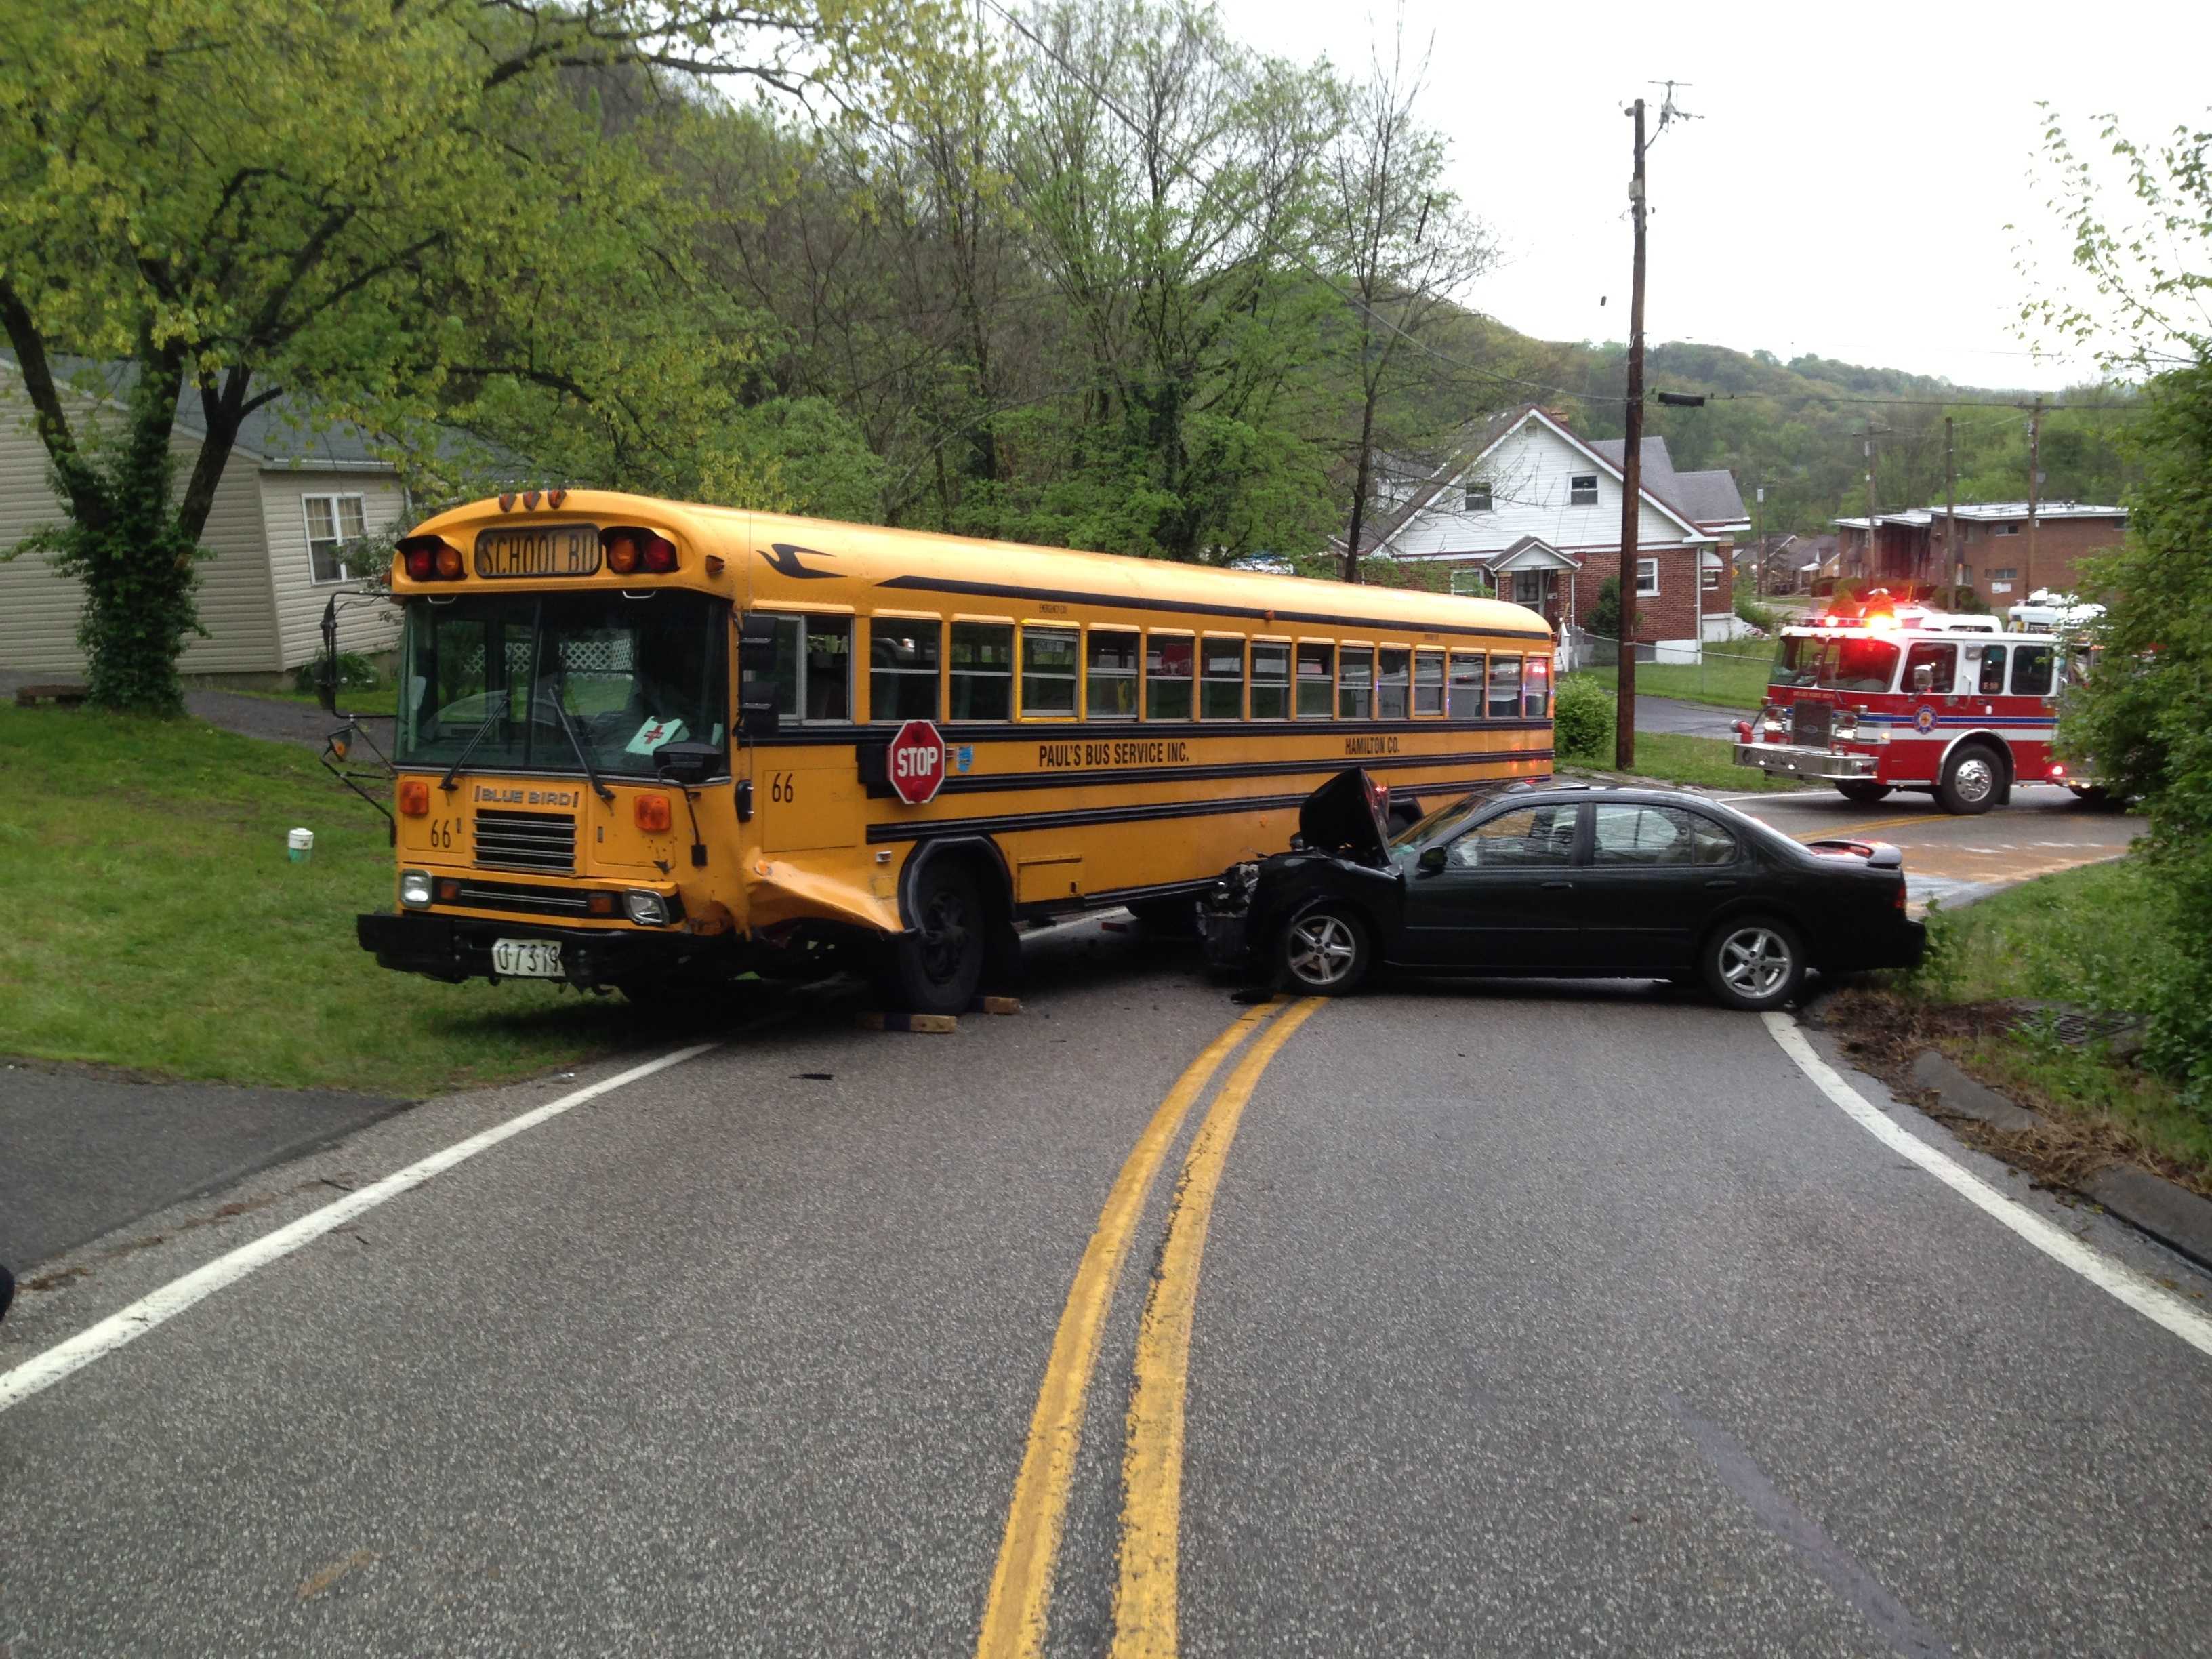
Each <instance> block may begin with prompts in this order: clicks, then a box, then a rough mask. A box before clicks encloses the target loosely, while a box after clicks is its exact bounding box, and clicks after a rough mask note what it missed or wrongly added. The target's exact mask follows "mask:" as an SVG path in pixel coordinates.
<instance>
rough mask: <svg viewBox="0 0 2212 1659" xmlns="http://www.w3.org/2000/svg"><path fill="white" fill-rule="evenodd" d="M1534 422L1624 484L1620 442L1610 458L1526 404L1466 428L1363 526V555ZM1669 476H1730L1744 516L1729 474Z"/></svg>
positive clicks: (1690, 523)
mask: <svg viewBox="0 0 2212 1659" xmlns="http://www.w3.org/2000/svg"><path fill="white" fill-rule="evenodd" d="M1530 421H1535V422H1540V423H1541V424H1542V425H1543V426H1544V428H1546V429H1547V430H1548V431H1549V432H1551V433H1553V435H1555V436H1557V437H1559V438H1560V439H1562V440H1564V441H1565V442H1566V443H1567V444H1568V445H1570V446H1571V447H1573V448H1575V449H1578V450H1580V451H1581V452H1582V453H1583V454H1585V455H1587V456H1589V458H1590V459H1592V460H1593V461H1595V462H1596V463H1597V464H1598V465H1600V466H1601V467H1603V468H1604V469H1605V470H1606V471H1609V472H1610V473H1612V474H1613V480H1614V482H1615V483H1621V482H1624V481H1623V480H1622V478H1621V473H1620V455H1621V452H1622V445H1621V442H1620V440H1618V439H1615V440H1613V441H1612V450H1613V453H1611V454H1610V455H1607V453H1604V447H1603V445H1602V443H1592V442H1591V441H1589V440H1588V439H1584V438H1579V437H1577V436H1576V435H1575V434H1574V433H1572V432H1571V431H1569V430H1568V429H1567V428H1566V427H1565V426H1564V425H1562V424H1561V423H1560V422H1559V421H1557V420H1555V419H1553V417H1552V416H1550V415H1547V413H1545V411H1544V410H1541V409H1540V408H1539V407H1537V405H1535V404H1522V405H1521V406H1520V407H1519V408H1517V409H1509V410H1501V411H1500V412H1499V413H1498V414H1496V415H1492V416H1489V417H1487V418H1486V419H1485V420H1482V421H1480V422H1475V423H1474V424H1473V425H1471V426H1469V427H1468V428H1465V429H1464V430H1463V431H1462V434H1461V435H1460V439H1459V441H1458V442H1456V443H1455V444H1454V445H1453V447H1452V449H1451V452H1450V453H1449V455H1448V456H1447V457H1446V458H1445V459H1444V460H1443V461H1442V462H1441V463H1440V464H1439V465H1437V468H1436V470H1435V471H1433V472H1431V474H1430V475H1429V476H1428V477H1427V478H1426V479H1425V480H1424V481H1423V483H1422V484H1421V487H1420V488H1419V489H1416V490H1415V491H1414V492H1413V495H1410V496H1408V497H1407V500H1406V501H1404V502H1403V503H1401V505H1400V506H1398V507H1395V509H1393V510H1392V511H1390V512H1389V513H1381V514H1377V515H1376V518H1375V520H1373V523H1372V526H1371V527H1370V526H1369V525H1365V524H1363V525H1362V526H1360V533H1359V540H1360V544H1361V545H1360V551H1361V553H1363V554H1366V553H1371V552H1373V551H1375V550H1376V549H1377V548H1378V547H1380V546H1382V545H1383V544H1384V543H1385V542H1388V541H1389V539H1390V538H1392V537H1394V536H1395V535H1396V534H1397V533H1398V532H1399V531H1401V530H1402V529H1404V528H1405V526H1407V524H1409V523H1410V522H1412V520H1413V518H1414V517H1415V516H1416V515H1417V514H1418V513H1420V512H1422V511H1423V510H1424V509H1425V508H1426V507H1428V506H1429V505H1430V504H1431V502H1433V501H1435V500H1436V498H1437V493H1438V492H1439V491H1441V490H1443V489H1446V488H1447V487H1449V485H1451V484H1453V483H1457V482H1458V481H1459V480H1460V479H1461V478H1462V477H1465V476H1466V475H1467V474H1468V472H1470V471H1473V470H1474V468H1475V466H1476V465H1479V464H1480V462H1481V460H1482V459H1483V457H1484V456H1486V455H1487V454H1489V453H1490V452H1491V451H1492V450H1493V449H1495V448H1497V447H1498V445H1499V444H1500V443H1502V442H1504V440H1505V439H1506V438H1507V437H1509V436H1510V435H1512V434H1513V433H1514V432H1516V431H1518V430H1519V429H1520V428H1522V426H1524V425H1526V424H1527V423H1528V422H1530ZM1653 444H1657V445H1659V446H1660V453H1661V456H1662V459H1664V455H1665V444H1666V441H1665V440H1664V439H1660V438H1647V439H1645V440H1644V447H1643V448H1642V449H1641V450H1639V451H1638V453H1639V454H1641V455H1645V456H1648V455H1650V453H1652V452H1651V446H1652V445H1653ZM1667 475H1668V477H1669V478H1675V477H1692V478H1704V477H1713V476H1718V477H1726V478H1728V480H1729V483H1728V491H1729V495H1730V496H1731V497H1732V498H1733V499H1734V500H1735V504H1736V511H1737V512H1738V513H1741V512H1742V510H1743V500H1742V497H1741V496H1740V495H1736V493H1735V479H1734V478H1733V477H1729V475H1728V474H1726V473H1721V474H1718V475H1714V474H1708V473H1689V474H1681V473H1677V472H1675V471H1674V468H1673V465H1672V464H1671V463H1668V465H1667ZM1638 482H1639V483H1640V484H1641V486H1642V488H1641V494H1642V495H1643V496H1644V500H1645V501H1649V502H1650V504H1651V505H1652V506H1654V507H1657V508H1658V509H1659V510H1660V511H1661V512H1662V513H1665V514H1666V515H1667V516H1668V518H1670V519H1672V520H1674V522H1675V523H1676V524H1678V525H1680V526H1681V527H1682V528H1683V529H1684V530H1686V531H1687V532H1690V534H1691V535H1692V536H1702V535H1704V534H1705V526H1703V525H1701V524H1699V522H1698V520H1696V519H1695V518H1693V517H1692V516H1691V514H1690V512H1689V510H1688V508H1686V507H1684V506H1681V505H1680V504H1678V503H1676V502H1675V501H1670V500H1668V498H1667V497H1665V496H1663V495H1660V494H1659V493H1658V492H1657V491H1656V490H1654V489H1652V487H1651V483H1650V480H1649V479H1648V478H1645V479H1641V480H1639V481H1638ZM1334 545H1336V546H1339V547H1341V546H1342V545H1343V538H1341V537H1340V538H1336V539H1335V542H1334Z"/></svg>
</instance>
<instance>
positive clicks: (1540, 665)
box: [1521, 657, 1552, 720]
mask: <svg viewBox="0 0 2212 1659" xmlns="http://www.w3.org/2000/svg"><path fill="white" fill-rule="evenodd" d="M1551 692H1552V661H1551V659H1550V658H1548V657H1530V658H1528V659H1527V660H1526V661H1525V662H1523V663H1522V665H1521V712H1522V714H1525V715H1527V716H1528V718H1529V719H1530V720H1542V719H1543V718H1544V716H1546V715H1547V714H1550V713H1551V712H1552V708H1551V701H1552V698H1551Z"/></svg>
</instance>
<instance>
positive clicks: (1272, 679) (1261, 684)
mask: <svg viewBox="0 0 2212 1659" xmlns="http://www.w3.org/2000/svg"><path fill="white" fill-rule="evenodd" d="M1290 716H1291V647H1289V646H1287V645H1267V644H1261V643H1258V642H1255V644H1254V645H1253V647H1252V718H1253V719H1254V720H1288V719H1289V718H1290Z"/></svg>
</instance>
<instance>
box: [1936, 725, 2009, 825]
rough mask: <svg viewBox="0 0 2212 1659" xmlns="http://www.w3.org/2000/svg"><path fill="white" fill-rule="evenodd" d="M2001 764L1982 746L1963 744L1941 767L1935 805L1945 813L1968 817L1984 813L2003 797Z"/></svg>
mask: <svg viewBox="0 0 2212 1659" xmlns="http://www.w3.org/2000/svg"><path fill="white" fill-rule="evenodd" d="M2004 787H2005V775H2004V761H2003V759H2002V757H2000V756H1999V755H1998V754H1997V752H1996V750H1994V749H1992V748H1990V746H1989V744H1985V743H1962V744H1960V745H1959V746H1958V747H1957V748H1956V749H1954V750H1952V751H1951V757H1950V758H1949V759H1948V760H1947V761H1945V762H1944V763H1943V780H1942V782H1940V783H1938V784H1937V785H1936V805H1939V806H1941V807H1942V809H1943V810H1944V811H1947V812H1956V813H1959V814H1960V815H1961V816H1966V817H1971V816H1972V815H1973V814H1975V813H1978V812H1986V811H1989V810H1990V808H1991V807H1992V806H1995V805H1996V804H1997V801H1998V800H1999V799H2000V798H2002V795H2003V794H2004Z"/></svg>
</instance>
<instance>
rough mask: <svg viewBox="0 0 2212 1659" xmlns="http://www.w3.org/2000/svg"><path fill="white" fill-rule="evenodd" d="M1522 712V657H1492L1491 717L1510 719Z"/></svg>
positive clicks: (1493, 718)
mask: <svg viewBox="0 0 2212 1659" xmlns="http://www.w3.org/2000/svg"><path fill="white" fill-rule="evenodd" d="M1520 712H1521V659H1520V658H1518V657H1492V659H1490V718H1491V719H1492V720H1511V719H1512V718H1513V717H1514V716H1515V715H1516V714H1519V713H1520Z"/></svg>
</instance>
